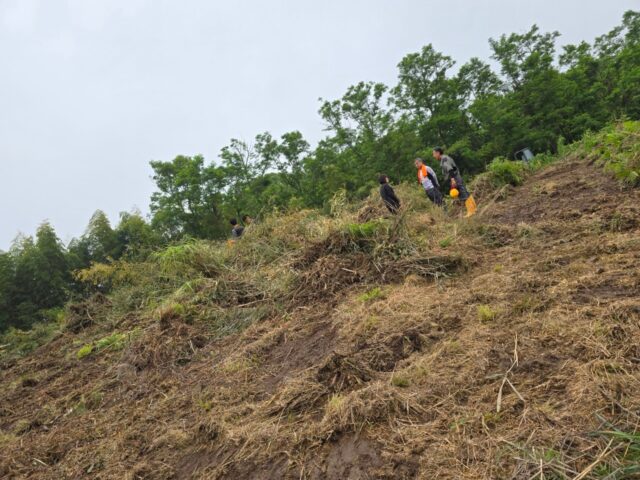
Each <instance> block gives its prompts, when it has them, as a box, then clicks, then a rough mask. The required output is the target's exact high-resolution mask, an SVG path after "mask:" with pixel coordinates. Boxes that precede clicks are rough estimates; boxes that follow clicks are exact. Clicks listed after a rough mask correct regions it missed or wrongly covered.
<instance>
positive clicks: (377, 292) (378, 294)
mask: <svg viewBox="0 0 640 480" xmlns="http://www.w3.org/2000/svg"><path fill="white" fill-rule="evenodd" d="M382 297H384V292H383V291H382V289H381V288H380V287H374V288H372V289H371V290H369V291H368V292H365V293H363V294H362V295H360V297H359V298H360V301H362V302H365V303H366V302H370V301H372V300H376V299H378V298H382Z"/></svg>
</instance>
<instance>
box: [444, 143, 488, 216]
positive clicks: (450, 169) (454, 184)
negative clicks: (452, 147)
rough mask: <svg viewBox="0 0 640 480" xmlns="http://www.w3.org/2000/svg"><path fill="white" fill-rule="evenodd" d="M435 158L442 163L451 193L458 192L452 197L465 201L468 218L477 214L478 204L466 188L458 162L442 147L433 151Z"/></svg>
mask: <svg viewBox="0 0 640 480" xmlns="http://www.w3.org/2000/svg"><path fill="white" fill-rule="evenodd" d="M433 158H435V159H436V160H438V162H440V168H441V169H442V175H443V176H444V178H445V182H448V183H449V191H450V192H452V193H453V192H457V195H456V194H453V195H451V196H452V197H454V198H456V196H457V197H458V198H460V200H464V206H465V207H466V208H467V217H470V216H471V215H473V214H474V213H476V209H477V206H476V202H475V200H474V199H473V196H472V195H471V194H470V193H469V191H468V190H467V187H465V185H464V182H463V181H462V176H461V175H460V171H459V170H458V166H457V165H456V162H454V161H453V158H451V157H450V156H449V155H445V154H444V150H443V149H442V148H440V147H436V148H434V149H433Z"/></svg>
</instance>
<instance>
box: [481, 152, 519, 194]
mask: <svg viewBox="0 0 640 480" xmlns="http://www.w3.org/2000/svg"><path fill="white" fill-rule="evenodd" d="M527 170H528V166H527V164H526V163H524V162H521V161H512V160H506V159H504V158H500V157H498V158H495V159H494V160H493V161H492V162H491V163H490V164H489V165H488V166H487V172H489V175H490V178H491V181H492V183H493V184H494V186H496V187H499V186H502V185H513V186H514V187H516V186H518V185H522V182H524V179H525V177H526V173H527Z"/></svg>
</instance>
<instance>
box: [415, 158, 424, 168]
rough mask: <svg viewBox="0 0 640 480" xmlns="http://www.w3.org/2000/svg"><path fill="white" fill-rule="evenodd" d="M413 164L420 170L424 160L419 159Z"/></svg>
mask: <svg viewBox="0 0 640 480" xmlns="http://www.w3.org/2000/svg"><path fill="white" fill-rule="evenodd" d="M413 164H414V165H415V166H416V168H420V167H422V166H423V165H424V160H422V159H421V158H420V157H418V158H416V159H415V160H414V161H413Z"/></svg>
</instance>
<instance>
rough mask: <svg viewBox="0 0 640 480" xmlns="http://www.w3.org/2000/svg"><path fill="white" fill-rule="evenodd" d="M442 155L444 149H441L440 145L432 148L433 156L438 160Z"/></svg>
mask: <svg viewBox="0 0 640 480" xmlns="http://www.w3.org/2000/svg"><path fill="white" fill-rule="evenodd" d="M442 155H444V150H443V149H442V147H435V148H434V149H433V158H435V159H436V160H440V157H442Z"/></svg>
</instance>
